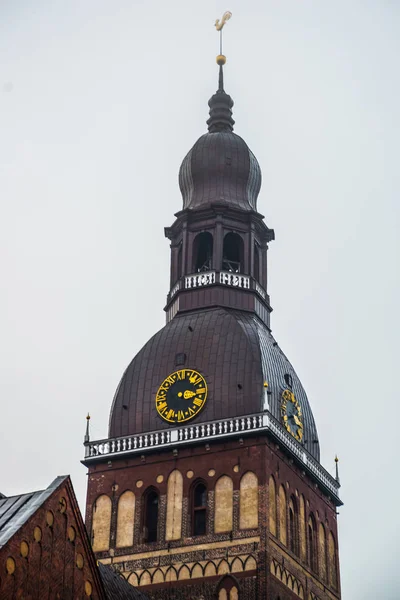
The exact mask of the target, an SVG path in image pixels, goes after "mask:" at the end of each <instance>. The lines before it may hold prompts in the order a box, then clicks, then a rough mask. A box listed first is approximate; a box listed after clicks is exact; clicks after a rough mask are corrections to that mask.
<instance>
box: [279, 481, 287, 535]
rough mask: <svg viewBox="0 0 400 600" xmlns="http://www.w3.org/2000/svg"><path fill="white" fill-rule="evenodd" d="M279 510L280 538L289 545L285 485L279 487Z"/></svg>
mask: <svg viewBox="0 0 400 600" xmlns="http://www.w3.org/2000/svg"><path fill="white" fill-rule="evenodd" d="M278 512H279V539H280V541H281V542H282V544H285V546H287V508H286V492H285V488H284V486H283V485H281V486H280V487H279V495H278Z"/></svg>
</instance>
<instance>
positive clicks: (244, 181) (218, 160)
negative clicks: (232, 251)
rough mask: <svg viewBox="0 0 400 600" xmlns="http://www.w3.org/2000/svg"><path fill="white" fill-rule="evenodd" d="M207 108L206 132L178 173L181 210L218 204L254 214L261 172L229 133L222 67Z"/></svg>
mask: <svg viewBox="0 0 400 600" xmlns="http://www.w3.org/2000/svg"><path fill="white" fill-rule="evenodd" d="M208 105H209V107H210V118H209V119H208V121H207V125H208V131H209V133H206V134H205V135H202V136H201V137H200V138H199V139H198V140H197V142H196V143H195V145H194V146H193V148H192V149H191V150H190V151H189V152H188V154H187V155H186V157H185V158H184V159H183V161H182V164H181V168H180V171H179V187H180V189H181V193H182V198H183V208H184V209H186V208H189V209H196V208H200V207H204V206H206V205H209V204H213V203H221V202H222V203H226V204H227V205H229V206H233V207H235V208H240V209H242V210H246V211H249V210H254V211H255V210H256V209H257V197H258V194H259V192H260V188H261V169H260V165H259V164H258V162H257V159H256V157H255V156H254V154H253V153H252V152H251V150H250V149H249V147H248V146H247V144H246V142H245V141H244V140H242V138H241V137H239V136H238V135H236V134H235V133H233V125H234V124H235V121H234V120H233V118H232V107H233V100H232V98H231V97H230V96H229V95H228V94H227V93H226V92H225V90H224V83H223V70H222V65H220V68H219V86H218V90H217V92H216V93H215V94H214V95H213V96H212V98H210V100H209V102H208Z"/></svg>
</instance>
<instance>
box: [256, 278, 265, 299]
mask: <svg viewBox="0 0 400 600" xmlns="http://www.w3.org/2000/svg"><path fill="white" fill-rule="evenodd" d="M255 287H256V292H257V293H258V294H260V296H261V298H264V300H265V298H266V296H267V292H266V291H265V290H264V288H262V287H261V285H260V284H259V283H257V281H256V282H255Z"/></svg>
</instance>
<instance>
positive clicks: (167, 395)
mask: <svg viewBox="0 0 400 600" xmlns="http://www.w3.org/2000/svg"><path fill="white" fill-rule="evenodd" d="M206 400H207V384H206V380H205V379H204V377H203V376H202V375H200V373H198V372H197V371H193V369H181V370H180V371H175V372H174V373H171V375H169V376H168V377H166V379H164V381H163V382H162V384H161V385H160V387H159V388H158V392H157V396H156V409H157V412H158V414H159V415H160V417H161V418H162V419H164V421H168V422H169V423H183V422H184V421H189V419H193V417H195V416H196V415H197V414H198V413H199V412H200V411H201V409H202V408H203V406H204V404H205V402H206Z"/></svg>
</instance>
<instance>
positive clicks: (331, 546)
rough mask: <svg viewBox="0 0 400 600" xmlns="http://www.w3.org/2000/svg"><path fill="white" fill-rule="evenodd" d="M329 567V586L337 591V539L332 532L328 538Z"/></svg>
mask: <svg viewBox="0 0 400 600" xmlns="http://www.w3.org/2000/svg"><path fill="white" fill-rule="evenodd" d="M328 561H329V562H328V566H329V585H331V586H332V587H333V588H334V589H335V590H337V587H338V576H337V554H336V544H335V538H334V537H333V534H332V532H331V531H330V532H329V538H328Z"/></svg>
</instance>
